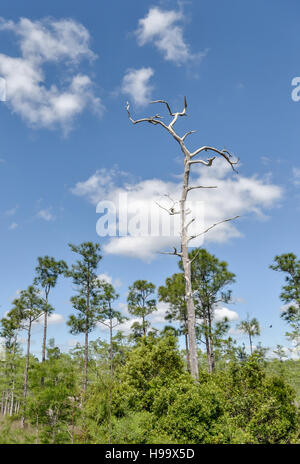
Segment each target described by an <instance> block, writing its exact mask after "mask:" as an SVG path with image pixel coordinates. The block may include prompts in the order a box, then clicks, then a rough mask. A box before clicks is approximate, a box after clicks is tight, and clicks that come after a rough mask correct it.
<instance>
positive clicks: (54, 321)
mask: <svg viewBox="0 0 300 464" xmlns="http://www.w3.org/2000/svg"><path fill="white" fill-rule="evenodd" d="M64 322H65V318H64V317H63V316H62V315H61V314H58V313H52V314H50V316H48V325H59V324H63V323H64ZM36 324H40V325H43V324H44V315H42V316H41V317H39V318H38V319H37V320H36Z"/></svg>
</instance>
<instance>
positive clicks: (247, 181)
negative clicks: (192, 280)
mask: <svg viewBox="0 0 300 464" xmlns="http://www.w3.org/2000/svg"><path fill="white" fill-rule="evenodd" d="M105 179H107V181H108V183H107V184H106V182H105ZM127 179H128V176H127V177H126V175H124V176H123V179H122V177H121V176H120V175H119V174H118V171H117V169H113V170H112V171H106V170H103V169H102V170H99V171H97V172H96V173H95V174H93V175H92V176H91V177H90V178H88V179H87V180H86V181H83V182H79V183H77V184H76V185H75V187H74V188H73V189H72V192H73V194H74V195H77V196H83V197H86V198H87V199H88V200H89V201H90V202H91V203H93V204H97V202H98V201H100V200H104V199H105V200H109V201H111V202H112V204H113V205H115V208H116V210H117V212H119V213H120V212H121V213H122V214H123V212H124V211H123V208H125V203H124V194H125V195H126V198H127V218H128V224H127V225H128V228H130V227H131V225H132V223H134V221H135V222H139V220H141V221H143V219H145V218H146V219H151V218H152V216H151V214H152V213H153V212H155V214H157V212H159V215H160V218H164V219H166V218H169V216H168V213H167V212H165V211H164V210H163V209H161V208H159V207H158V206H157V202H158V203H159V204H160V205H165V206H167V205H168V206H169V207H170V206H171V205H172V203H170V201H169V200H168V198H167V197H164V196H163V195H165V194H168V195H169V197H171V198H173V199H175V200H178V199H179V198H180V188H181V182H180V180H178V181H177V180H176V179H175V180H172V181H163V180H161V179H148V180H142V181H139V182H133V181H132V182H128V181H127V182H125V181H126V180H127ZM193 183H194V185H217V186H218V188H217V189H206V190H205V189H201V191H200V190H193V191H192V192H191V195H190V199H191V204H192V205H196V206H195V209H193V213H195V212H196V216H197V220H196V221H195V225H194V230H197V231H198V232H199V231H203V230H204V229H206V228H207V227H209V226H210V225H212V224H214V223H215V222H218V221H221V220H223V219H226V218H230V217H234V216H237V215H243V216H244V217H245V216H247V215H248V216H249V215H252V216H254V217H259V218H261V217H262V216H264V214H265V210H266V209H268V208H271V207H274V206H275V205H276V204H277V203H278V201H279V200H280V198H281V196H282V190H281V188H280V187H278V186H276V185H274V184H271V183H270V181H269V180H268V179H265V178H259V177H257V176H256V175H253V176H251V177H246V176H243V175H241V174H239V175H235V174H233V173H232V171H231V169H230V168H229V166H227V165H226V164H225V163H224V162H223V160H221V159H220V160H215V165H214V167H212V168H203V169H195V174H194V179H193ZM121 184H122V185H121ZM120 199H122V201H121V202H120ZM119 202H120V203H119ZM177 207H178V204H177ZM98 212H100V211H98ZM148 213H149V214H148ZM145 214H146V215H147V216H145ZM175 216H176V217H177V218H178V215H175ZM175 216H174V217H175ZM241 221H242V219H239V220H237V221H235V222H226V223H223V224H220V225H219V226H218V227H215V228H214V229H212V230H211V231H210V232H209V233H208V234H206V235H205V240H206V241H208V242H219V243H221V242H226V241H228V240H229V239H233V238H236V237H240V236H241V235H242V234H241V232H240V230H239V224H240V223H241ZM149 224H150V226H149V227H150V229H151V232H152V225H153V224H152V223H151V221H150V220H149ZM171 231H172V233H171V234H165V235H164V236H162V234H156V235H155V234H154V233H153V234H152V236H150V235H149V234H146V235H144V236H133V235H127V234H125V235H124V236H118V237H110V238H109V241H108V243H107V244H106V245H105V246H104V251H105V252H106V253H110V254H116V255H125V256H131V257H138V258H141V259H144V260H146V261H150V260H151V259H153V258H154V257H155V256H157V252H159V251H162V250H164V251H166V250H167V249H170V247H172V246H176V245H177V244H178V242H179V223H178V220H177V221H176V220H175V221H174V223H173V229H172V228H171ZM201 244H202V240H201V237H200V238H199V239H196V240H194V241H193V242H192V245H193V246H200V245H201Z"/></svg>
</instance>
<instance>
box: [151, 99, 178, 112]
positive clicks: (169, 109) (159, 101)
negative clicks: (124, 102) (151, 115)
mask: <svg viewBox="0 0 300 464" xmlns="http://www.w3.org/2000/svg"><path fill="white" fill-rule="evenodd" d="M153 103H164V104H165V105H166V107H167V108H168V111H169V114H170V116H175V114H174V113H172V111H171V108H170V105H169V103H168V102H167V101H166V100H154V101H152V102H150V104H151V105H152V104H153Z"/></svg>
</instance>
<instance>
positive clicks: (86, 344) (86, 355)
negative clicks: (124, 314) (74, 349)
mask: <svg viewBox="0 0 300 464" xmlns="http://www.w3.org/2000/svg"><path fill="white" fill-rule="evenodd" d="M89 312H90V292H89V289H88V293H87V301H86V316H85V339H84V380H83V391H84V393H86V390H87V381H88V363H89V322H90V321H89Z"/></svg>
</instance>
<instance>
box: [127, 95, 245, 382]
mask: <svg viewBox="0 0 300 464" xmlns="http://www.w3.org/2000/svg"><path fill="white" fill-rule="evenodd" d="M151 103H163V104H164V105H166V107H167V110H168V112H169V115H170V116H171V117H172V120H171V122H170V124H169V125H167V124H166V123H164V122H163V121H162V120H161V119H162V118H161V116H160V115H159V114H156V115H155V116H153V117H148V118H142V119H137V120H134V119H133V118H132V117H131V114H130V105H129V103H128V102H127V104H126V111H127V113H128V117H129V120H130V121H131V122H132V123H133V124H138V123H142V122H148V123H150V124H153V125H159V126H161V127H163V128H164V129H165V130H166V131H168V133H169V134H170V135H171V136H172V137H173V138H174V139H175V140H176V142H177V143H178V144H179V145H180V149H181V151H182V153H183V155H184V175H183V185H182V192H181V199H180V202H179V203H180V211H174V208H173V206H172V207H171V208H170V209H169V210H167V211H168V213H169V214H170V215H174V214H178V213H179V214H180V220H181V250H180V251H179V252H178V251H177V249H176V248H174V252H173V253H170V252H167V253H166V254H170V255H175V256H179V257H180V258H181V259H182V264H183V271H184V278H185V299H186V308H187V320H188V324H187V325H188V338H189V348H190V350H189V351H190V353H189V355H190V366H191V373H192V375H193V377H194V378H195V379H196V380H197V379H198V377H199V367H198V353H197V343H196V331H195V307H194V300H193V294H192V282H191V260H190V259H189V255H188V245H189V242H190V241H191V240H193V239H195V238H197V237H198V236H200V235H203V234H205V233H206V232H208V231H209V230H210V229H212V228H213V227H215V226H217V225H218V224H221V223H223V222H227V221H231V220H232V219H235V218H236V217H238V216H236V217H235V218H230V219H225V220H223V221H220V222H218V223H216V224H213V225H212V226H210V227H208V228H207V229H206V230H204V231H203V232H200V233H199V234H196V235H189V234H188V228H189V226H190V225H191V223H192V222H193V221H194V220H195V218H193V219H192V220H190V221H189V222H188V223H186V214H187V212H186V199H187V194H188V192H189V191H190V190H192V189H199V188H215V186H208V187H204V186H202V185H197V186H193V187H190V186H189V177H190V167H191V165H192V164H195V163H198V164H202V165H204V166H211V165H212V163H213V161H214V159H215V158H216V156H214V157H212V158H209V159H208V160H206V161H205V160H196V161H194V158H195V157H196V156H197V155H198V154H199V153H202V152H207V151H212V152H213V153H216V154H218V155H220V156H222V157H223V158H224V159H225V160H226V161H227V162H228V163H229V164H230V166H231V167H232V169H233V170H234V165H235V164H237V162H238V161H236V162H234V161H232V160H231V154H230V153H229V152H228V151H227V150H218V149H216V148H214V147H209V146H206V145H205V146H203V147H200V148H198V149H197V150H195V151H194V152H190V151H189V150H188V149H187V147H186V145H185V139H186V137H187V136H188V135H190V134H192V133H193V132H195V131H189V132H187V133H186V134H185V135H183V136H182V137H180V136H179V135H178V134H177V132H175V130H174V124H175V123H176V122H177V120H178V118H179V117H181V116H186V109H187V102H186V98H184V109H183V111H181V112H175V113H173V112H172V111H171V108H170V105H169V104H168V102H166V101H165V100H156V101H154V102H151ZM163 209H166V208H163Z"/></svg>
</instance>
